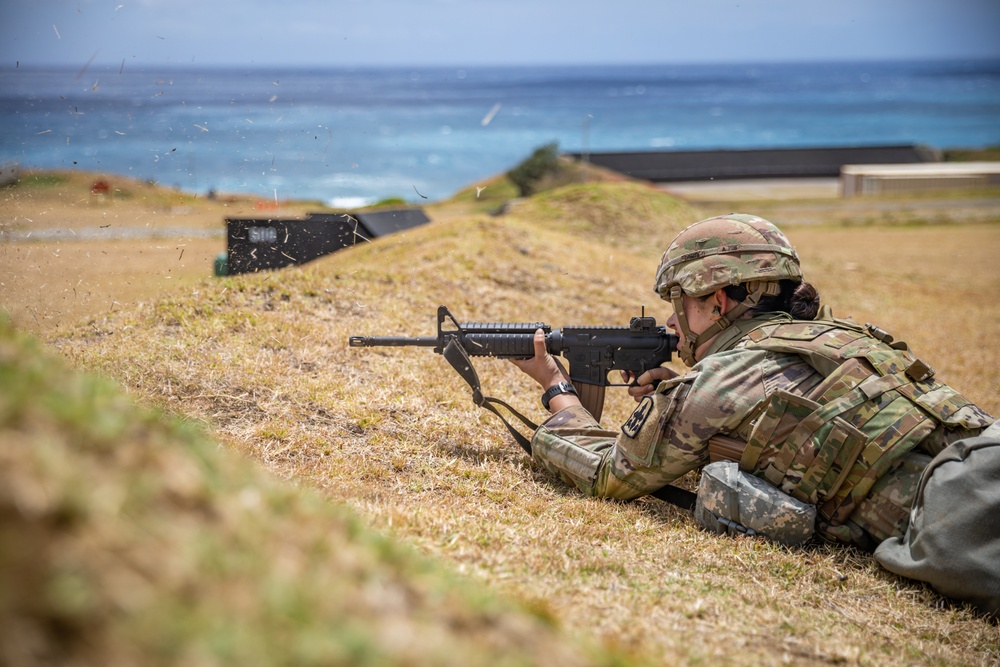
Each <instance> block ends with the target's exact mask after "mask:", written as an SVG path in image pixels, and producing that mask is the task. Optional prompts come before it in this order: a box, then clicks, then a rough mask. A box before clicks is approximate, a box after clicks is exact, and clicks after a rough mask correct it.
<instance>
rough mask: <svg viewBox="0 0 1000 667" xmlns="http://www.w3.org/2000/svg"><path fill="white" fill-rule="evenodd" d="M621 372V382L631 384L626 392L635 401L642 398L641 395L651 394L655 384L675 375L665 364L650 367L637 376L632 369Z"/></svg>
mask: <svg viewBox="0 0 1000 667" xmlns="http://www.w3.org/2000/svg"><path fill="white" fill-rule="evenodd" d="M621 373H622V382H627V383H629V384H630V385H632V386H630V387H629V388H628V393H629V396H631V397H632V398H634V399H635V400H636V402H637V403H638V402H639V401H641V400H642V398H643V396H649V395H650V394H652V393H653V392H654V391H655V390H656V385H657V384H659V383H660V382H661V381H662V380H669V379H671V378H675V377H677V373H675V372H674V371H672V370H670V369H669V368H667V367H665V366H660V367H658V368H651V369H649V370H648V371H646V372H645V373H643V374H642V375H640V376H639V377H636V376H635V373H633V372H632V371H622V372H621Z"/></svg>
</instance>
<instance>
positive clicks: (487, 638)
mask: <svg viewBox="0 0 1000 667" xmlns="http://www.w3.org/2000/svg"><path fill="white" fill-rule="evenodd" d="M0 385H2V386H3V387H4V391H3V392H2V393H0V440H2V442H3V443H4V444H3V447H2V448H0V662H2V664H4V665H10V666H11V667H14V666H20V665H173V664H178V665H212V664H229V665H469V664H491V665H492V664H496V665H581V664H582V665H616V664H624V662H625V659H624V658H623V657H622V656H620V655H619V656H617V657H615V656H612V655H610V654H608V653H607V652H605V651H601V650H594V648H593V646H591V649H590V650H587V649H585V648H581V647H579V646H574V645H572V644H570V642H569V641H568V640H567V638H566V637H564V636H560V635H559V634H558V633H557V632H556V630H555V627H554V624H553V621H552V619H551V618H550V617H549V616H548V615H547V614H545V613H544V612H543V611H541V610H530V609H527V608H525V607H524V606H517V605H515V604H512V603H510V602H507V601H503V600H501V599H500V598H499V596H497V595H495V594H491V593H490V592H488V591H487V590H486V587H485V586H482V585H478V584H473V585H469V583H468V582H466V581H463V580H462V579H460V578H459V577H457V576H455V574H454V573H452V572H449V571H447V570H446V569H445V568H442V567H441V566H440V565H439V564H435V563H433V562H432V561H431V560H430V559H428V558H427V557H426V556H423V555H420V554H418V553H416V552H415V550H413V549H412V548H409V547H406V546H405V545H401V544H400V542H399V541H391V540H389V539H387V538H385V537H383V536H381V535H379V534H378V533H376V532H375V531H373V530H372V529H371V528H369V527H367V526H365V525H364V524H363V522H362V521H361V520H360V519H359V518H358V517H357V516H356V514H355V513H354V512H352V511H350V510H349V509H347V508H344V507H343V506H336V505H333V504H331V503H329V502H327V501H325V500H323V499H322V498H320V497H319V496H318V494H316V493H314V492H310V491H308V490H300V489H298V488H296V487H295V486H294V485H292V484H287V483H281V482H278V481H276V480H275V479H274V478H273V476H271V475H269V474H267V473H266V472H265V471H262V470H261V469H260V468H259V466H256V465H254V464H253V463H252V462H249V461H246V460H244V459H241V458H240V457H237V456H235V455H233V454H232V453H231V452H226V451H222V450H220V448H219V446H218V444H217V443H216V442H214V441H213V440H212V439H211V438H210V437H208V436H207V435H206V433H205V432H204V429H203V428H201V427H200V425H198V424H195V423H192V422H191V421H188V420H184V419H181V418H178V417H174V416H170V415H165V414H164V413H162V412H160V411H158V410H155V409H152V408H149V407H141V406H137V405H136V404H135V402H134V401H133V400H132V399H131V398H129V397H128V396H126V395H125V394H124V393H123V392H122V391H121V388H120V387H119V386H118V385H116V384H114V383H112V382H109V381H108V380H106V379H102V378H97V377H94V376H89V375H86V374H81V373H77V372H74V371H71V370H69V369H67V368H66V365H65V363H64V362H63V361H62V360H59V359H55V358H53V357H52V355H51V353H50V352H49V351H46V350H44V349H42V348H41V347H40V346H39V345H38V344H37V343H36V342H35V341H34V340H32V339H29V338H27V337H25V336H23V335H19V334H17V333H16V332H15V331H14V330H13V329H12V328H11V327H10V325H9V323H8V322H7V320H6V319H5V318H3V319H0Z"/></svg>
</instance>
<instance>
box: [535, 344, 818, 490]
mask: <svg viewBox="0 0 1000 667" xmlns="http://www.w3.org/2000/svg"><path fill="white" fill-rule="evenodd" d="M814 375H815V374H814V371H812V369H811V368H809V367H808V366H807V365H806V364H805V363H804V362H802V361H801V359H799V358H798V357H795V356H793V355H774V354H772V353H768V352H763V351H759V350H746V349H736V350H730V351H727V352H720V353H717V354H714V355H711V356H710V357H707V358H706V359H704V360H702V361H701V362H699V363H698V364H697V365H695V367H694V368H692V369H691V372H689V373H688V374H686V375H682V376H679V377H677V378H674V379H673V380H669V381H665V382H661V383H660V386H659V387H658V388H657V390H656V392H655V393H654V394H653V395H652V396H647V397H646V398H644V399H643V400H642V401H641V402H640V403H639V404H638V406H637V407H636V409H635V410H634V411H633V412H632V414H631V415H629V416H628V418H627V419H626V420H625V422H624V423H623V424H622V426H621V427H620V429H618V430H615V431H612V430H607V429H605V428H602V427H601V425H600V424H598V423H597V422H596V421H595V420H594V418H593V417H591V415H590V414H589V413H588V412H587V411H586V410H584V409H583V408H582V407H573V408H568V409H566V410H562V411H560V412H557V413H556V414H554V415H552V416H551V417H549V419H547V420H546V421H545V422H543V423H542V425H541V426H540V427H539V428H538V430H537V431H536V432H535V435H534V438H533V439H532V450H533V453H534V458H535V460H537V461H538V462H540V463H541V464H542V465H543V466H545V467H546V468H547V469H549V470H551V471H553V472H555V473H557V474H559V475H560V476H561V477H562V478H563V479H564V480H565V481H566V482H568V483H570V484H572V485H574V486H576V487H577V488H579V489H580V490H581V491H583V492H585V493H587V494H590V495H595V496H605V497H610V498H619V499H623V500H625V499H631V498H637V497H639V496H643V495H646V494H649V493H652V492H654V491H656V490H657V489H659V488H661V487H663V486H664V485H666V484H667V483H669V482H671V481H673V480H675V479H677V478H678V477H681V476H682V475H684V474H685V473H687V472H689V471H691V470H695V469H697V468H700V467H702V466H704V465H705V464H706V463H708V440H709V438H711V437H712V436H713V435H716V434H717V433H730V432H732V431H733V430H735V429H736V428H737V427H738V426H739V425H740V424H741V423H742V422H743V420H744V419H746V418H747V417H748V416H749V415H750V414H751V412H752V411H753V410H754V409H755V408H756V407H757V406H758V405H759V404H761V403H762V402H763V401H764V399H765V397H766V395H767V394H768V393H770V391H773V389H774V388H775V387H778V386H781V387H785V388H789V387H791V386H794V385H797V384H801V383H802V382H803V381H804V380H807V379H809V378H812V377H813V376H814ZM807 383H808V382H807Z"/></svg>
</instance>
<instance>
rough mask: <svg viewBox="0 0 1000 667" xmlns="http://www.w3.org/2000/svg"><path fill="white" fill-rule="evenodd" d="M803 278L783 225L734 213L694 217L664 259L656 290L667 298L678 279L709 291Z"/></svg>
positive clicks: (696, 291)
mask: <svg viewBox="0 0 1000 667" xmlns="http://www.w3.org/2000/svg"><path fill="white" fill-rule="evenodd" d="M784 279H792V280H796V281H799V280H801V279H802V272H801V270H800V268H799V256H798V254H796V252H795V248H794V247H792V244H791V243H789V241H788V239H787V238H786V237H785V235H784V234H783V233H781V230H779V229H778V228H777V227H775V226H774V225H773V224H772V223H770V222H768V221H767V220H765V219H764V218H760V217H758V216H755V215H747V214H744V213H730V214H729V215H722V216H718V217H716V218H708V219H707V220H702V221H700V222H696V223H694V224H693V225H691V226H690V227H688V228H687V229H685V230H684V231H682V232H681V233H680V234H678V235H677V238H675V239H674V241H673V243H671V244H670V247H668V248H667V250H666V251H665V252H664V253H663V257H662V258H661V259H660V267H659V269H658V270H657V272H656V287H655V289H656V291H657V292H658V293H659V295H660V297H661V298H664V299H666V298H668V297H669V293H670V288H671V287H673V286H674V285H677V286H679V287H680V288H681V291H682V292H684V294H687V295H688V296H695V297H698V296H705V295H707V294H711V293H712V292H714V291H716V290H718V289H722V288H723V287H726V286H727V285H739V284H742V283H747V282H754V281H776V280H784Z"/></svg>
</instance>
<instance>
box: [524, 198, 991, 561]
mask: <svg viewBox="0 0 1000 667" xmlns="http://www.w3.org/2000/svg"><path fill="white" fill-rule="evenodd" d="M734 220H735V222H736V223H739V225H737V227H739V226H740V225H744V223H746V222H747V221H749V223H750V224H751V226H752V227H754V228H755V231H754V233H756V232H757V231H759V230H761V229H763V230H764V232H765V234H771V231H770V229H772V228H773V226H772V225H770V223H767V221H763V220H761V219H759V218H752V217H750V216H727V219H726V222H727V223H733V222H734ZM703 222H706V221H703ZM708 222H711V220H710V221H708ZM699 224H700V223H699ZM773 230H774V233H775V234H776V235H775V236H774V237H773V238H769V239H759V238H756V239H751V240H750V241H751V242H750V243H749V246H750V247H753V248H754V249H755V250H754V252H756V253H757V256H756V257H755V258H754V259H755V261H754V262H752V267H751V270H752V271H758V272H760V271H763V273H764V274H765V275H767V274H777V275H778V277H779V278H793V279H794V278H796V277H799V276H798V264H797V258H795V259H794V266H791V264H792V263H791V262H787V259H788V257H790V256H791V255H788V254H779V255H778V258H777V260H776V261H775V262H771V263H770V264H769V263H768V262H767V261H761V260H760V256H759V255H760V254H761V253H760V252H759V250H760V249H762V248H766V250H765V251H764V253H765V254H766V258H765V259H767V258H773V257H774V256H775V255H774V253H773V249H774V247H775V246H781V245H782V244H785V245H786V246H787V241H785V240H784V237H783V236H780V238H779V236H778V235H780V232H778V231H777V229H776V228H773ZM735 233H742V229H741V228H738V229H737V230H736V232H735ZM732 234H733V233H732V232H731V233H730V235H731V236H732ZM683 236H684V234H683V233H682V235H681V237H678V238H679V239H680V238H682V237H683ZM689 236H690V235H689ZM711 238H712V240H715V237H714V236H713V237H711ZM727 240H730V241H731V238H730V239H726V238H724V239H723V240H722V245H723V246H724V249H723V250H725V248H732V247H734V246H733V245H728V246H726V245H725V243H726V241H727ZM743 241H744V247H747V245H748V243H747V240H745V239H744V240H743ZM675 244H676V242H675ZM694 246H695V248H704V247H705V246H706V237H702V236H699V237H698V238H696V239H695V241H694ZM787 247H789V248H790V246H787ZM672 248H674V246H672ZM691 250H692V248H691V247H687V248H685V247H680V248H674V256H675V257H680V258H681V259H682V260H683V259H684V258H685V257H689V256H690V254H691V253H690V252H687V251H691ZM685 252H687V254H685ZM792 252H794V251H792ZM669 253H671V250H670V249H668V253H665V260H664V262H663V263H661V271H660V273H659V275H658V284H657V287H658V291H660V293H661V294H664V292H667V293H668V294H667V295H669V290H670V288H671V287H672V285H671V284H670V283H671V282H672V281H673V279H674V278H676V276H670V275H668V274H669V271H667V272H664V271H663V267H664V266H667V265H668V264H669V261H668V260H669V259H670V258H668V257H667V255H668V254H669ZM707 254H708V255H709V257H710V258H711V259H710V262H709V263H711V262H726V261H728V260H727V258H724V257H723V258H720V257H719V254H718V253H715V252H714V251H713V250H709V251H708V253H707ZM782 262H786V264H787V265H786V266H785V267H784V268H781V267H780V266H779V267H778V268H777V269H775V268H774V264H779V265H780V263H782ZM704 264H705V262H703V263H702V266H704ZM762 267H763V268H762ZM711 268H712V270H715V271H716V274H717V269H718V267H717V266H713V267H711ZM737 268H739V267H737ZM737 273H739V272H737ZM744 273H745V272H744ZM664 275H668V277H667V280H663V276H664ZM688 277H690V276H688ZM756 277H760V274H759V273H758V275H757V276H756ZM682 278H683V276H682ZM753 278H754V276H753V275H751V276H749V278H748V277H747V276H746V275H742V274H740V275H735V276H732V277H730V278H729V280H732V281H733V284H739V283H744V282H746V281H747V280H748V279H750V280H752V279H753ZM688 283H689V284H688V285H687V288H686V289H685V290H684V293H689V291H688V290H689V289H690V290H691V291H692V292H695V293H694V294H692V296H699V295H700V294H699V293H698V292H699V291H700V292H701V294H704V293H706V292H709V293H710V292H711V291H712V290H713V286H712V285H710V284H702V285H700V286H699V287H698V288H692V286H691V284H690V283H691V281H690V280H689V281H688ZM751 287H752V288H751V297H752V295H753V293H754V290H757V291H758V293H773V292H768V288H767V287H766V286H763V285H753V286H751ZM716 288H717V287H716ZM672 296H674V297H675V298H676V300H674V299H672V300H674V303H675V308H676V307H677V305H678V300H679V293H678V292H677V291H676V290H674V291H673V294H672ZM727 315H729V313H727ZM824 316H825V317H829V313H825V314H824ZM735 317H738V314H737V315H736V316H735ZM724 325H725V326H723V327H720V332H719V334H718V335H717V336H716V338H715V340H714V341H713V343H712V345H711V347H709V348H708V350H707V351H706V352H705V354H704V355H703V356H702V359H701V360H700V361H699V362H698V363H696V364H694V365H693V366H692V368H691V370H690V372H688V373H686V374H684V375H681V376H679V377H676V378H673V379H671V380H668V381H664V382H661V383H660V385H659V386H658V387H657V389H656V391H655V392H654V393H653V394H652V395H650V396H646V397H644V398H643V399H642V400H641V402H640V403H639V405H638V406H637V408H636V409H635V411H634V412H633V413H632V414H631V415H630V416H629V418H628V419H627V420H626V421H625V423H624V424H623V425H622V426H621V429H620V430H619V431H611V430H607V429H604V428H602V427H601V425H600V424H598V423H597V421H595V420H594V418H593V417H592V416H591V415H590V413H588V412H587V411H586V410H584V409H583V408H582V407H572V408H568V409H565V410H562V411H560V412H557V413H556V414H554V415H552V416H551V417H550V418H549V419H547V420H546V421H545V422H543V423H542V425H541V426H540V427H539V428H538V430H537V431H536V432H535V435H534V437H533V440H532V449H533V455H534V457H535V459H536V460H537V461H538V462H539V463H541V464H542V465H543V466H545V467H546V468H547V469H549V470H551V471H553V472H555V473H557V474H559V475H560V476H562V477H563V479H565V480H566V481H567V482H568V483H570V484H573V485H575V486H576V487H577V488H579V489H580V490H582V491H583V492H585V493H587V494H590V495H595V496H604V497H611V498H619V499H631V498H636V497H639V496H643V495H646V494H649V493H652V492H654V491H656V490H657V489H659V488H661V487H663V486H664V485H665V484H667V483H669V482H671V481H673V480H675V479H677V478H679V477H681V476H682V475H684V474H686V473H688V472H690V471H692V470H696V469H700V468H701V467H703V466H705V465H706V464H707V463H709V461H710V459H725V458H729V459H733V460H740V461H741V468H742V469H744V470H746V471H747V472H749V473H752V474H753V475H755V476H757V477H760V478H762V479H765V480H767V481H768V482H770V483H771V484H773V485H775V486H778V487H779V488H781V489H782V490H784V491H785V492H786V493H788V494H790V495H792V496H793V497H795V498H797V499H798V500H801V501H804V502H806V503H810V504H814V505H817V507H818V509H819V510H820V515H821V518H820V519H819V522H818V530H819V532H820V534H821V535H822V536H823V537H825V538H827V539H832V540H837V541H841V542H846V543H853V544H856V545H858V546H861V547H864V548H868V549H872V548H874V547H875V546H877V545H878V543H880V542H881V541H883V540H885V539H886V538H888V537H892V536H900V535H902V534H903V532H904V531H905V529H906V526H907V523H908V521H909V508H910V505H911V503H912V500H913V497H914V493H915V491H916V486H917V481H918V479H919V477H920V473H921V471H922V470H923V468H924V467H925V466H926V464H927V463H928V462H929V461H930V459H931V457H932V456H933V455H935V454H937V453H938V452H939V451H941V450H942V449H943V448H944V447H945V446H946V445H947V444H949V443H950V442H952V441H954V440H957V439H959V438H963V437H968V436H970V435H977V434H978V433H979V432H980V431H981V430H983V429H984V428H985V427H986V426H988V425H989V424H991V423H993V421H994V419H993V418H992V417H990V416H989V415H987V414H986V413H985V412H983V411H982V410H981V409H979V408H978V407H976V406H975V405H973V404H972V403H971V402H969V401H968V400H966V399H964V398H963V397H962V396H961V395H960V394H958V393H957V392H955V391H954V390H952V389H950V388H949V387H947V386H946V385H943V384H942V383H940V382H938V381H936V380H935V379H934V378H933V372H932V371H930V369H929V368H928V367H926V366H925V365H923V364H921V363H920V362H919V361H918V360H916V359H915V358H913V356H912V355H911V354H910V353H909V352H908V351H906V350H905V345H902V344H898V343H897V344H895V346H893V345H890V342H891V339H889V338H888V337H887V336H885V335H883V334H881V332H878V331H877V330H866V329H864V328H862V327H859V326H857V325H855V324H853V323H852V322H850V321H845V320H818V321H817V320H810V321H808V322H796V321H793V320H792V319H791V318H790V317H789V316H787V315H785V314H784V313H773V314H770V315H768V316H764V317H757V318H750V319H739V320H736V321H728V320H726V321H724ZM693 349H694V347H693V346H692V347H691V349H690V350H689V355H693ZM887 378H888V379H887ZM862 385H863V386H862ZM872 387H877V388H878V389H877V390H875V389H872ZM720 436H722V437H720ZM748 441H749V442H750V445H749V446H747V445H746V443H747V442H748Z"/></svg>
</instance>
